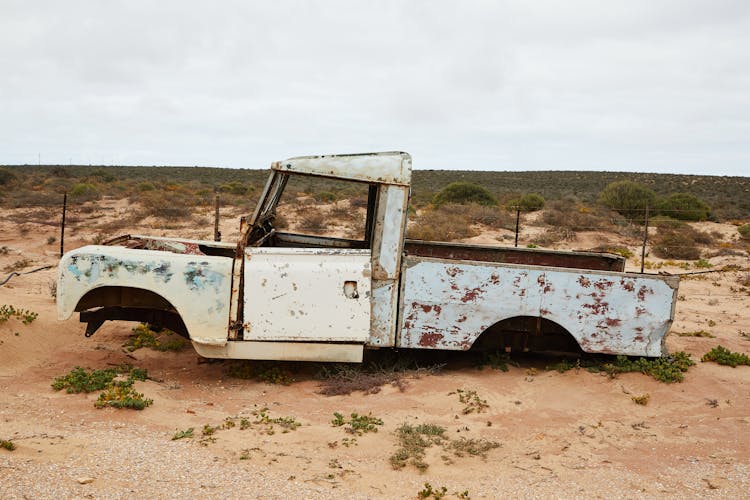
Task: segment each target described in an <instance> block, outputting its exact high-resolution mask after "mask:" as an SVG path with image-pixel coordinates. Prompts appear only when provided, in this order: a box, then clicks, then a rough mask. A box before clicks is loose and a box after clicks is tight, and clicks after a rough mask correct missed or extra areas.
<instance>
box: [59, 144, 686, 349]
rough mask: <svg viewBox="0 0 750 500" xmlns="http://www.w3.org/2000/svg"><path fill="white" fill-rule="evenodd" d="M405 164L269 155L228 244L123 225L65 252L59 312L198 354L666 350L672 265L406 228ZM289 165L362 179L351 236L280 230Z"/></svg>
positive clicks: (307, 176) (292, 174) (299, 172)
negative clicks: (655, 267)
mask: <svg viewBox="0 0 750 500" xmlns="http://www.w3.org/2000/svg"><path fill="white" fill-rule="evenodd" d="M411 172H412V169H411V157H410V156H409V155H408V154H406V153H401V152H388V153H372V154H357V155H331V156H309V157H299V158H291V159H289V160H286V161H282V162H276V163H273V164H272V166H271V172H270V177H269V179H268V182H267V183H266V185H265V188H264V190H263V192H262V194H261V196H260V200H259V202H258V206H257V208H256V209H255V212H254V213H253V214H252V215H251V216H250V217H249V218H248V219H247V221H245V223H244V224H243V226H242V230H241V236H240V239H239V241H238V242H237V243H236V244H229V243H221V242H213V241H197V240H186V239H179V238H161V237H149V236H135V235H125V236H121V237H118V238H114V239H112V240H110V241H109V242H107V243H106V244H104V245H91V246H85V247H82V248H78V249H76V250H73V251H71V252H68V253H67V254H65V255H64V256H63V257H62V260H61V262H60V266H59V277H58V286H57V290H58V294H57V308H58V316H59V318H60V319H61V320H64V319H67V318H69V317H70V316H71V314H72V313H73V312H75V311H78V312H80V320H81V321H82V322H85V323H87V326H86V335H87V336H90V335H92V334H93V333H94V332H95V331H96V330H97V329H98V328H99V327H100V326H101V325H102V324H103V323H104V322H105V321H107V320H126V321H143V322H148V323H150V324H153V325H157V326H163V327H167V328H169V329H171V330H174V331H175V332H178V333H180V334H181V335H183V336H185V337H187V338H189V339H190V340H191V342H192V344H193V346H194V347H195V349H196V351H197V352H198V354H200V355H201V356H204V357H208V358H236V359H272V360H314V361H343V362H360V361H361V360H362V356H363V351H364V349H367V348H385V347H398V348H411V349H446V350H468V349H469V348H471V347H472V346H474V347H475V348H491V349H505V350H506V351H509V350H511V349H519V350H556V351H561V350H570V349H571V348H572V349H574V350H576V351H579V350H583V351H585V352H590V353H608V354H625V355H637V356H661V355H663V354H666V352H665V347H664V338H665V336H666V334H667V332H668V330H669V328H670V325H671V323H672V320H673V317H674V308H675V299H676V295H677V286H678V278H677V277H675V276H656V275H643V274H635V273H626V272H624V269H625V259H623V258H622V257H620V256H617V255H612V254H606V253H593V252H562V251H546V250H538V249H525V248H523V249H520V248H500V247H490V246H479V245H466V244H453V243H437V242H430V241H414V240H407V239H406V238H405V232H406V220H407V208H408V204H409V196H410V182H411ZM296 178H301V179H304V180H305V181H306V182H319V179H320V178H326V182H328V181H329V180H330V179H338V180H339V181H345V182H346V183H347V184H348V183H351V184H353V185H356V186H358V187H360V188H361V189H362V190H363V192H364V193H365V194H366V195H365V196H363V198H362V201H361V202H360V205H361V210H358V209H352V211H351V212H352V213H351V215H357V214H358V213H361V212H365V210H364V207H365V206H366V216H365V215H362V217H361V218H362V219H364V221H363V224H362V225H361V226H362V235H361V237H360V238H359V239H353V238H341V237H336V236H320V235H309V234H297V233H293V232H285V231H282V230H281V229H280V227H282V226H283V224H282V222H283V221H282V220H281V216H283V214H279V215H277V209H278V208H280V206H279V203H280V200H281V198H282V194H283V193H284V190H285V187H287V184H288V181H289V180H290V179H296ZM316 179H317V180H316ZM365 199H366V202H365V201H364V200H365ZM365 203H366V205H365ZM277 219H278V222H279V223H277V224H275V220H277ZM277 226H278V227H277Z"/></svg>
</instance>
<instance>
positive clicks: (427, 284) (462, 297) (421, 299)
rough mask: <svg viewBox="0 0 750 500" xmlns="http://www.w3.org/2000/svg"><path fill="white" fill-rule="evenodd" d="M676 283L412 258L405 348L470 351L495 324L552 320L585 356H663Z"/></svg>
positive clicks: (405, 290) (405, 294)
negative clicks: (522, 319)
mask: <svg viewBox="0 0 750 500" xmlns="http://www.w3.org/2000/svg"><path fill="white" fill-rule="evenodd" d="M677 283H678V280H677V278H675V277H662V276H644V275H639V274H627V273H614V272H607V271H591V270H580V269H563V268H549V267H534V266H531V267H530V266H516V265H511V264H491V263H485V262H472V261H451V262H446V261H443V260H438V259H429V258H423V257H408V258H407V260H406V270H405V274H404V277H403V287H402V314H401V329H400V338H399V343H398V344H399V345H400V346H401V347H412V348H435V349H453V350H466V349H469V348H470V347H471V345H472V344H473V343H474V341H475V340H476V339H477V338H478V337H479V335H480V334H481V333H482V332H483V331H484V330H486V329H487V328H488V327H490V326H492V325H493V324H495V323H497V322H499V321H502V320H504V319H508V318H512V317H518V316H532V317H542V318H546V319H549V320H551V321H553V322H555V323H557V324H559V325H560V326H562V327H563V328H565V329H566V330H567V331H568V332H570V334H571V335H572V336H573V337H574V338H575V339H576V340H577V341H578V344H579V345H580V346H581V348H582V349H583V350H584V351H586V352H598V353H608V354H626V355H639V356H660V355H662V354H663V352H662V339H663V337H664V336H665V335H666V333H667V332H668V330H669V327H670V325H671V323H672V319H673V317H674V309H673V304H674V299H675V298H676V293H677Z"/></svg>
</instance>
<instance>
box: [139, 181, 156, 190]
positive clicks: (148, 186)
mask: <svg viewBox="0 0 750 500" xmlns="http://www.w3.org/2000/svg"><path fill="white" fill-rule="evenodd" d="M154 189H156V186H154V185H153V184H151V183H150V182H141V183H140V184H138V191H153V190H154Z"/></svg>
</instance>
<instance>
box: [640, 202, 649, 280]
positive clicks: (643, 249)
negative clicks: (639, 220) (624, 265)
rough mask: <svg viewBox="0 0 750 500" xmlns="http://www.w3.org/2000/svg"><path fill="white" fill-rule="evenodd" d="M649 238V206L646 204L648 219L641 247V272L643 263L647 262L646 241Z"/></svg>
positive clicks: (645, 222) (645, 223)
mask: <svg viewBox="0 0 750 500" xmlns="http://www.w3.org/2000/svg"><path fill="white" fill-rule="evenodd" d="M647 240H648V206H646V219H645V221H644V227H643V246H642V247H641V273H643V265H644V263H645V262H646V241H647Z"/></svg>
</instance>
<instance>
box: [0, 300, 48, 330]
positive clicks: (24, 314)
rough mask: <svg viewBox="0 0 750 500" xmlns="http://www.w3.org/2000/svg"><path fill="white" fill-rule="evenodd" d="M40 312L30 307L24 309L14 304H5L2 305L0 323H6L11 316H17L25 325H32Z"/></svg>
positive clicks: (0, 307)
mask: <svg viewBox="0 0 750 500" xmlns="http://www.w3.org/2000/svg"><path fill="white" fill-rule="evenodd" d="M38 317H39V314H37V313H35V312H33V311H30V310H28V309H22V308H20V307H15V306H12V305H7V304H3V305H2V306H0V323H5V322H6V321H8V320H9V319H11V318H15V319H18V320H20V321H21V323H23V324H24V325H30V324H31V323H33V322H34V321H35V320H36V319H37V318H38Z"/></svg>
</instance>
